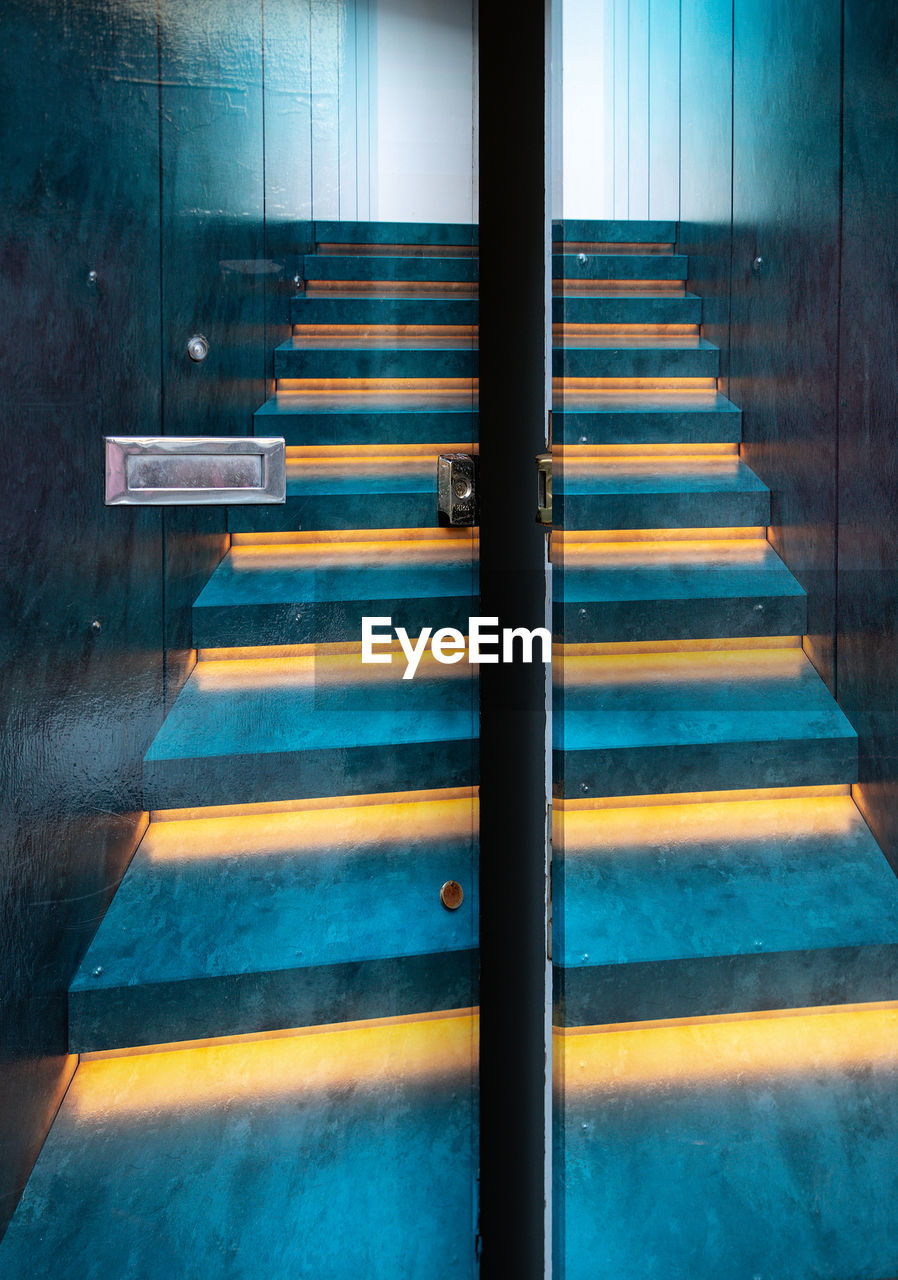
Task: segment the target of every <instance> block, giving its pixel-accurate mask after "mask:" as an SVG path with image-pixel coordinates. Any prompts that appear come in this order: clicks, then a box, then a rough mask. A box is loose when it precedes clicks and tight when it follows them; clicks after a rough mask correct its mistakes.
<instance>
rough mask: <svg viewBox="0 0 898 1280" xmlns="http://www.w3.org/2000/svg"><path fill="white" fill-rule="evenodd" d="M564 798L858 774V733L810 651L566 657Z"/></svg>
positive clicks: (561, 735) (560, 715) (560, 765)
mask: <svg viewBox="0 0 898 1280" xmlns="http://www.w3.org/2000/svg"><path fill="white" fill-rule="evenodd" d="M559 665H560V666H561V667H562V668H563V670H562V671H561V672H559V678H560V679H563V682H564V683H563V693H560V694H559V702H560V703H561V705H560V706H559V708H558V710H557V711H556V713H555V722H556V724H555V731H556V745H555V751H554V756H555V767H554V777H555V778H556V780H557V781H556V787H557V790H558V794H559V795H560V796H561V797H569V798H582V797H584V796H619V795H649V794H656V793H669V792H685V791H715V790H724V789H742V788H745V787H809V786H828V785H832V784H845V783H851V782H855V781H856V780H857V735H856V734H855V732H854V730H853V729H852V727H851V725H850V724H849V723H848V720H847V719H846V717H845V715H844V714H843V713H842V711H841V710H840V709H839V707H838V706H837V704H836V703H835V701H834V700H833V698H832V695H831V694H830V692H829V690H828V689H827V687H826V685H825V684H824V683H823V681H822V680H821V679H820V677H819V676H818V674H817V672H816V671H815V670H814V667H813V666H812V664H811V663H810V662H809V661H808V659H807V658H806V657H805V655H804V653H803V652H802V650H801V649H800V648H797V647H795V648H784V649H777V648H768V649H749V650H739V649H735V650H734V649H721V650H717V651H707V650H698V651H696V650H689V651H686V652H674V653H639V654H633V653H623V654H614V655H601V656H593V655H589V656H584V655H579V656H576V657H573V656H567V655H566V656H565V657H564V658H563V660H562V662H561V663H560V664H558V663H556V667H558V666H559Z"/></svg>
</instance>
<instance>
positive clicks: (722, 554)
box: [232, 534, 770, 569]
mask: <svg viewBox="0 0 898 1280" xmlns="http://www.w3.org/2000/svg"><path fill="white" fill-rule="evenodd" d="M584 536H585V537H586V538H588V537H589V535H588V534H586V535H584ZM561 549H562V550H563V552H564V555H563V561H564V563H565V564H576V565H577V567H578V568H587V567H589V568H595V569H610V568H614V569H622V568H631V567H632V568H636V567H638V566H648V567H654V566H651V564H650V562H651V561H652V560H660V561H663V562H664V564H669V565H691V564H694V563H695V562H696V561H698V560H708V559H712V558H713V559H714V560H715V561H717V562H718V563H724V564H727V565H732V566H738V567H740V568H748V567H750V566H752V565H761V564H763V563H764V562H765V560H766V558H767V557H768V556H769V554H770V544H769V543H768V542H766V541H765V540H764V539H763V538H696V539H695V540H694V541H691V540H687V539H685V538H680V539H677V540H675V541H671V542H662V541H657V542H647V541H643V542H638V541H633V542H591V541H584V542H566V543H563V544H561ZM232 554H233V553H232Z"/></svg>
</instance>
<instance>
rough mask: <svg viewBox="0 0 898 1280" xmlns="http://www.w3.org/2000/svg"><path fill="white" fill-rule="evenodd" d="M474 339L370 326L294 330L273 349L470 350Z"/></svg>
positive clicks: (350, 350) (309, 350) (308, 350)
mask: <svg viewBox="0 0 898 1280" xmlns="http://www.w3.org/2000/svg"><path fill="white" fill-rule="evenodd" d="M473 350H474V339H473V338H472V337H471V336H470V335H465V336H460V337H442V336H433V335H429V334H413V333H412V334H407V333H393V332H390V331H389V330H387V331H378V330H374V331H372V332H371V333H366V334H365V336H364V337H359V336H358V335H352V336H351V337H340V336H337V335H335V336H328V337H320V336H317V335H314V334H304V333H298V334H295V335H294V336H293V337H292V338H288V340H287V341H286V342H282V343H281V344H280V345H279V346H277V347H275V351H286V352H292V351H301V352H303V353H305V352H311V351H337V352H341V353H342V352H367V351H396V352H404V351H452V352H455V351H473Z"/></svg>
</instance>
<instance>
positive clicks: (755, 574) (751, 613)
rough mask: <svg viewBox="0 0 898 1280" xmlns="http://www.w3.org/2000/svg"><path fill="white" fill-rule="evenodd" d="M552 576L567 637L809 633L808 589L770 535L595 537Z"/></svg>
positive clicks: (559, 627)
mask: <svg viewBox="0 0 898 1280" xmlns="http://www.w3.org/2000/svg"><path fill="white" fill-rule="evenodd" d="M583 550H584V554H582V555H580V556H575V555H574V554H573V552H572V553H571V554H569V555H568V556H566V558H565V562H564V564H563V565H560V566H556V567H555V568H554V571H553V575H552V597H553V614H554V633H555V636H556V638H557V639H558V640H559V641H564V642H566V643H568V644H595V643H609V642H614V641H619V640H621V639H622V638H623V637H626V638H627V639H628V640H630V641H634V640H690V639H707V638H720V637H724V636H777V635H802V634H804V631H805V629H806V624H807V598H806V595H805V592H804V589H803V588H802V587H801V586H800V585H799V583H798V582H797V581H796V580H795V578H794V577H793V576H792V574H791V573H790V572H789V570H788V569H787V568H786V566H785V565H784V564H783V562H782V561H781V560H780V558H779V556H778V555H777V554H776V552H775V551H774V550H773V548H772V547H771V546H770V544H769V543H768V542H767V541H766V540H765V539H760V538H751V539H730V540H729V541H724V540H717V541H708V542H704V543H702V542H698V543H696V542H692V541H688V540H683V541H680V542H677V541H676V540H670V541H667V542H664V543H643V542H635V543H623V544H620V543H612V544H601V543H598V544H591V545H587V547H586V548H584V549H583Z"/></svg>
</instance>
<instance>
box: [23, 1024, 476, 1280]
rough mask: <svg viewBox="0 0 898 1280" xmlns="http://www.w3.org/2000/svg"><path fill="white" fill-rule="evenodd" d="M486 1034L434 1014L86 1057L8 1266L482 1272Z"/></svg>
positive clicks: (381, 1276) (38, 1271) (463, 1279)
mask: <svg viewBox="0 0 898 1280" xmlns="http://www.w3.org/2000/svg"><path fill="white" fill-rule="evenodd" d="M476 1034H477V1031H476V1020H475V1019H474V1018H472V1017H471V1016H470V1015H467V1016H466V1015H461V1014H456V1015H448V1016H447V1015H442V1016H440V1015H437V1016H435V1017H433V1018H421V1019H418V1020H413V1021H399V1022H395V1023H391V1024H387V1025H374V1026H355V1027H352V1026H350V1027H347V1028H341V1027H336V1028H323V1029H322V1030H321V1031H319V1032H314V1033H303V1034H300V1035H287V1036H280V1037H276V1038H270V1039H262V1040H249V1041H242V1042H238V1043H232V1044H227V1043H225V1044H212V1045H208V1046H202V1047H195V1048H189V1049H181V1050H178V1051H168V1052H161V1053H144V1054H140V1055H127V1056H123V1057H115V1058H107V1059H99V1060H96V1059H95V1060H88V1061H82V1062H81V1064H80V1066H79V1067H78V1070H77V1072H76V1073H75V1077H74V1080H73V1081H72V1084H71V1086H70V1088H69V1091H68V1093H67V1094H66V1097H65V1100H64V1102H63V1104H62V1107H61V1109H60V1111H59V1114H58V1116H57V1118H56V1121H55V1123H54V1125H53V1128H52V1130H51V1132H50V1135H49V1137H48V1138H47V1141H46V1142H45V1144H44V1147H43V1149H42V1151H41V1154H40V1157H39V1159H38V1162H37V1165H36V1167H35V1169H34V1173H33V1174H32V1177H31V1179H30V1181H29V1184H28V1187H27V1189H26V1191H25V1194H24V1196H23V1199H22V1201H21V1204H20V1206H19V1209H18V1212H17V1214H16V1216H15V1218H14V1220H13V1222H12V1224H11V1226H10V1228H9V1230H8V1231H7V1233H6V1236H5V1238H4V1239H3V1241H2V1243H0V1272H2V1274H3V1275H4V1276H8V1277H10V1280H13V1277H26V1276H33V1277H38V1276H55V1275H60V1274H66V1275H70V1276H78V1277H80V1278H81V1280H97V1278H98V1277H102V1276H124V1275H129V1276H134V1277H141V1278H143V1280H149V1277H153V1276H172V1277H174V1276H178V1277H181V1276H183V1277H195V1276H199V1275H203V1276H209V1277H224V1276H229V1277H235V1278H236V1277H247V1276H255V1275H258V1274H259V1273H260V1270H264V1272H265V1273H266V1274H267V1275H271V1276H277V1277H283V1276H297V1277H299V1276H310V1275H335V1274H337V1275H345V1276H350V1275H353V1276H356V1275H357V1276H365V1277H366V1278H367V1277H370V1280H388V1278H391V1277H397V1276H402V1275H409V1274H412V1273H414V1272H417V1274H420V1275H427V1276H428V1277H433V1278H434V1280H470V1276H471V1275H472V1273H473V1269H474V1263H473V1259H472V1256H471V1254H472V1252H473V1232H469V1230H468V1228H467V1225H465V1227H464V1228H460V1224H468V1223H470V1222H472V1221H473V1220H474V1204H473V1197H474V1186H475V1177H476V1154H475V1152H476V1149H475V1148H474V1147H472V1143H471V1126H472V1123H473V1084H474V1082H473V1069H472V1045H473V1044H474V1043H476V1039H475V1037H476ZM61 1188H64V1191H62V1190H61ZM410 1224H414V1230H413V1232H411V1234H410ZM419 1264H420V1265H419ZM410 1267H411V1268H412V1270H411V1271H410Z"/></svg>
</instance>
